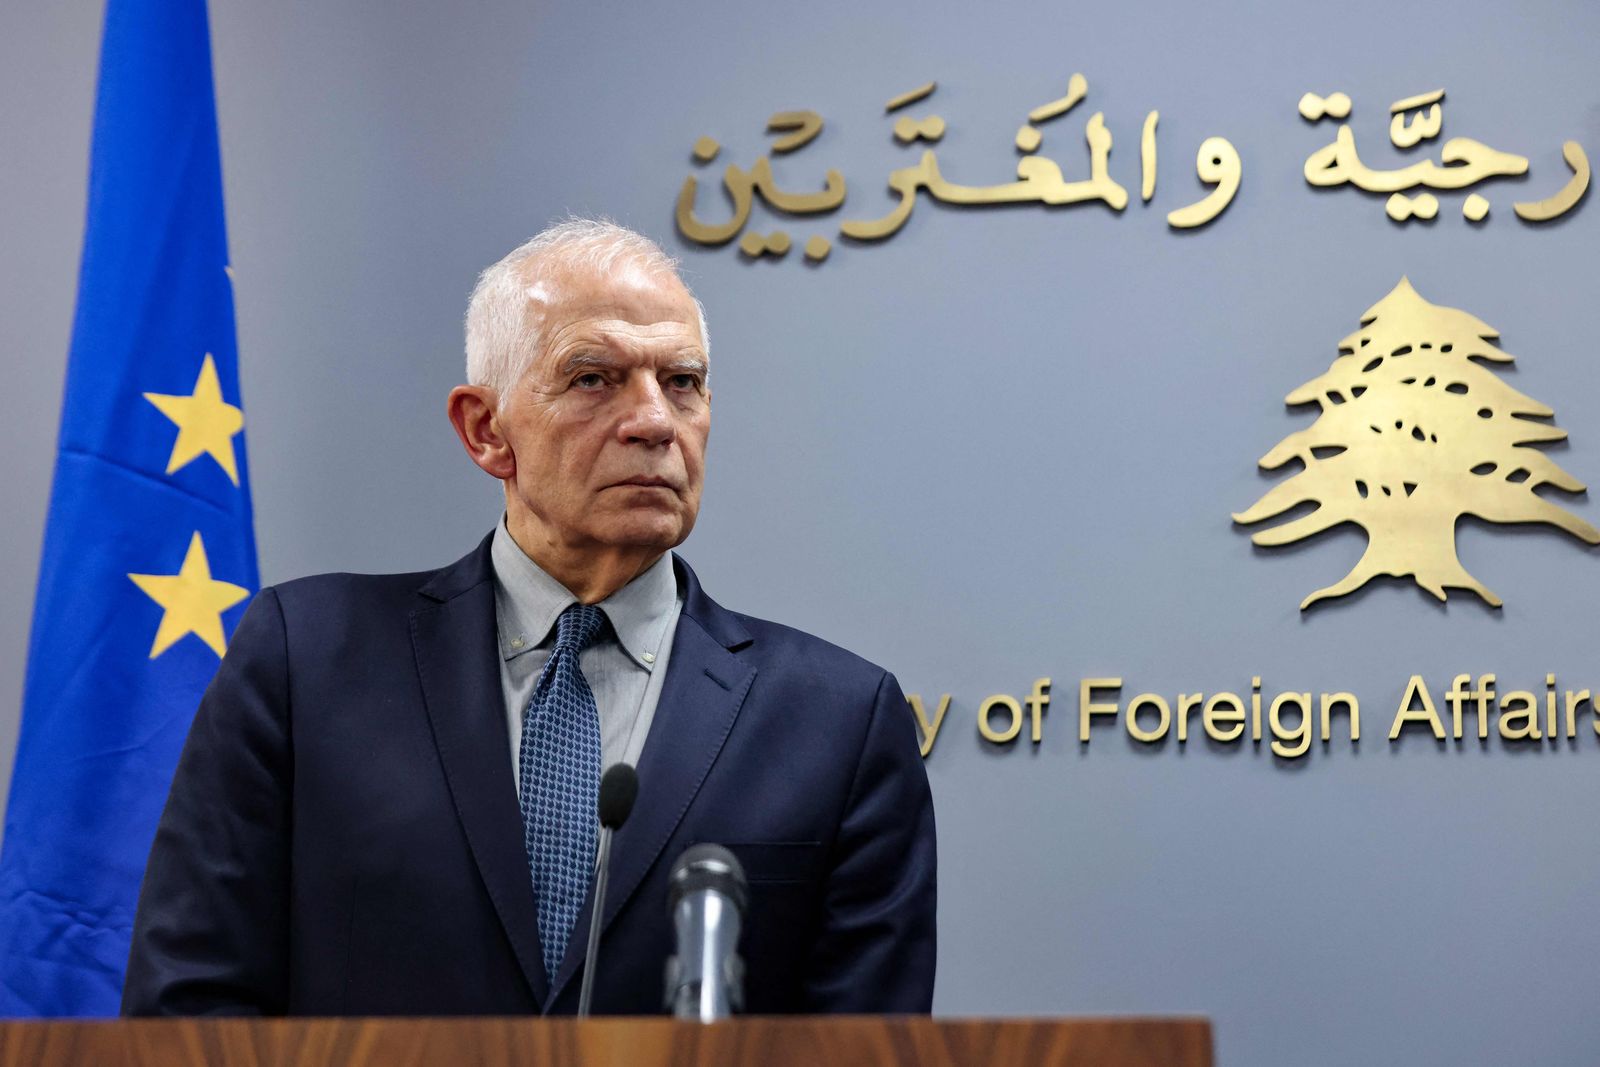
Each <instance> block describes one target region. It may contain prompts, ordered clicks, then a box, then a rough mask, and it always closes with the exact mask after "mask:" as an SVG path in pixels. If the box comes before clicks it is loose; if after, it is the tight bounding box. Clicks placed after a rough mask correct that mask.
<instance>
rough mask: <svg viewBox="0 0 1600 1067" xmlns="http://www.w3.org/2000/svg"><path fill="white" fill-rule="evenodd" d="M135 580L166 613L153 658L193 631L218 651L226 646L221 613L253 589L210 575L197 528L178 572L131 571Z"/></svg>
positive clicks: (157, 637) (223, 649)
mask: <svg viewBox="0 0 1600 1067" xmlns="http://www.w3.org/2000/svg"><path fill="white" fill-rule="evenodd" d="M128 577H129V578H131V579H132V580H133V584H134V585H137V586H138V587H139V588H140V589H142V590H144V595H145V596H147V597H149V598H150V599H151V600H154V601H155V602H156V603H157V604H160V605H161V606H162V607H163V608H164V609H166V613H165V614H164V615H162V616H161V626H160V627H159V628H158V629H157V630H156V640H155V644H153V645H151V646H150V658H151V659H155V658H156V657H157V656H159V655H161V653H163V652H165V651H166V650H167V649H169V648H171V647H172V645H173V643H174V642H175V641H177V640H178V639H179V638H180V637H183V636H184V635H185V634H194V635H195V636H196V637H198V638H199V639H200V640H202V641H204V642H205V643H206V644H208V645H210V646H211V651H213V652H215V653H216V654H217V655H219V656H220V655H222V653H223V652H224V651H225V650H226V649H227V640H226V639H225V638H224V637H223V635H222V613H223V612H224V611H227V610H228V609H229V608H231V607H233V606H234V605H235V604H237V603H238V602H239V601H241V600H243V599H244V598H245V597H247V596H249V595H250V590H248V589H246V588H244V587H243V586H238V585H234V584H233V583H232V582H218V581H213V580H212V578H211V564H210V562H208V561H207V559H206V546H205V543H204V542H203V541H201V540H200V531H199V530H196V531H195V534H194V538H193V539H192V540H191V541H190V542H189V551H188V554H187V555H185V556H184V557H183V566H182V567H181V568H180V569H179V570H178V573H177V574H130V575H128Z"/></svg>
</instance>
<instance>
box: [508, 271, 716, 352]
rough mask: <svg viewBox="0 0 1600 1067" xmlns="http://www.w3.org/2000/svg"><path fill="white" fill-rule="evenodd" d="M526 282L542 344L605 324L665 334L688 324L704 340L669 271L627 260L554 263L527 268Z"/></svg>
mask: <svg viewBox="0 0 1600 1067" xmlns="http://www.w3.org/2000/svg"><path fill="white" fill-rule="evenodd" d="M526 283H527V284H526V288H525V289H524V290H523V291H524V293H525V294H526V296H527V299H528V303H527V314H528V316H529V320H530V325H532V326H533V327H534V328H535V329H536V330H538V332H539V336H540V338H541V340H542V342H543V345H542V347H548V345H549V343H550V342H552V341H557V340H558V339H559V338H560V337H561V336H563V335H566V334H570V333H572V332H576V331H583V332H590V331H602V332H603V331H605V330H606V328H607V324H612V325H613V326H614V327H621V328H626V327H629V326H632V327H645V328H647V330H648V332H649V333H651V334H660V335H664V336H670V335H672V334H675V333H679V332H680V330H679V329H675V327H679V328H681V327H687V328H688V332H689V333H690V334H691V335H692V337H693V338H694V340H696V341H698V342H699V343H701V344H703V343H704V339H703V338H701V337H700V318H699V314H698V312H697V311H696V308H695V303H694V298H693V297H691V296H690V295H689V290H688V289H687V288H685V287H684V284H683V283H682V282H681V281H679V280H678V278H677V277H676V276H675V275H673V274H672V273H671V272H668V271H663V270H660V269H651V268H650V267H647V266H644V265H641V264H639V263H630V262H627V261H624V262H621V263H619V264H617V265H616V266H615V267H613V268H611V269H609V270H605V271H601V270H598V269H594V268H586V267H576V268H575V267H571V266H568V265H565V264H553V265H549V266H546V267H544V268H543V269H536V270H535V271H533V272H531V274H530V276H529V277H527V278H526ZM627 332H630V333H631V332H633V331H631V330H630V331H627Z"/></svg>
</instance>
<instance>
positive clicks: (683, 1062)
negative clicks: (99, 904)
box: [0, 1016, 1211, 1067]
mask: <svg viewBox="0 0 1600 1067" xmlns="http://www.w3.org/2000/svg"><path fill="white" fill-rule="evenodd" d="M202 1065H203V1067H702V1065H703V1067H855V1065H861V1067H879V1065H885V1067H887V1065H895V1067H1211V1023H1210V1022H1209V1021H1207V1020H1205V1019H1139V1018H1115V1019H1004V1020H1001V1019H955V1020H942V1019H927V1018H922V1017H898V1016H839V1017H817V1016H813V1017H787V1018H780V1017H747V1018H741V1019H736V1020H733V1021H731V1022H726V1023H715V1024H713V1025H710V1026H704V1025H700V1024H698V1023H680V1022H676V1021H674V1020H672V1019H620V1018H613V1019H594V1020H589V1021H585V1022H577V1021H575V1020H571V1019H504V1018H494V1019H260V1020H258V1019H173V1020H167V1019H129V1020H107V1021H104V1022H9V1023H0V1067H202Z"/></svg>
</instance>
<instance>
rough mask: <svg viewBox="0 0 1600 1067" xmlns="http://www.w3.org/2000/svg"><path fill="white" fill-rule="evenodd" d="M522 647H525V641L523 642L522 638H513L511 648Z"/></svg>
mask: <svg viewBox="0 0 1600 1067" xmlns="http://www.w3.org/2000/svg"><path fill="white" fill-rule="evenodd" d="M522 645H523V641H522V638H520V637H513V638H512V639H511V647H512V648H521V647H522Z"/></svg>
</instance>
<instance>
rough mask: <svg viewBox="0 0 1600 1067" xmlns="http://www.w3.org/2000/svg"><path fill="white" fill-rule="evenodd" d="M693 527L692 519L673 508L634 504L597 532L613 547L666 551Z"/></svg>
mask: <svg viewBox="0 0 1600 1067" xmlns="http://www.w3.org/2000/svg"><path fill="white" fill-rule="evenodd" d="M693 528H694V521H693V520H692V519H690V520H687V521H686V520H685V519H684V518H683V516H682V515H680V514H678V513H676V512H674V513H672V514H665V513H662V512H660V511H655V510H649V509H639V508H635V509H629V512H628V513H627V514H623V515H619V516H617V517H616V519H615V521H614V522H607V523H606V524H605V526H604V528H603V529H601V530H599V531H597V533H599V535H600V536H599V538H598V539H599V540H601V541H603V542H605V543H606V544H609V545H612V546H613V547H616V548H632V549H639V550H644V551H651V550H653V551H656V552H665V551H667V550H668V549H670V548H676V547H677V546H678V545H681V544H682V543H683V541H684V539H685V538H686V537H688V536H689V531H690V530H691V529H693Z"/></svg>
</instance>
